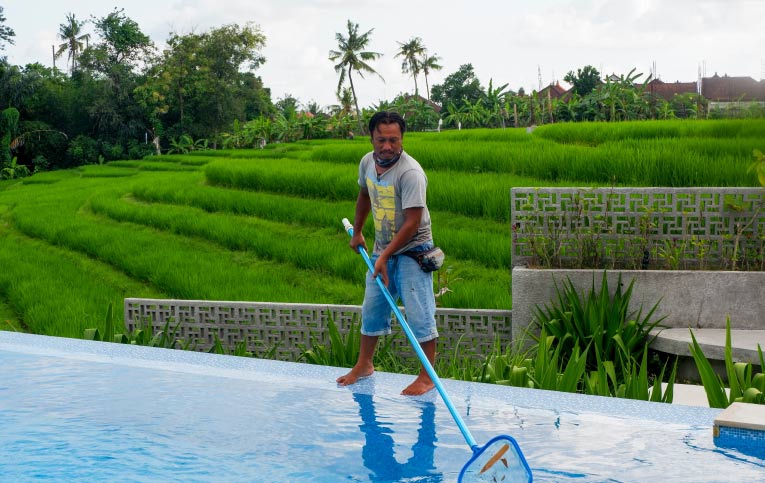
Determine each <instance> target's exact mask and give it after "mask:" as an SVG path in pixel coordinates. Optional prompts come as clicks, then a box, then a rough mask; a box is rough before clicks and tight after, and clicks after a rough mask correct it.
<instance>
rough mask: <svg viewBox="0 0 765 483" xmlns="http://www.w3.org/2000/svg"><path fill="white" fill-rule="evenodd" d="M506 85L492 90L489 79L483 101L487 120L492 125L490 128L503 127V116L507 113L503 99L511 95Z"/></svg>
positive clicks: (492, 85)
mask: <svg viewBox="0 0 765 483" xmlns="http://www.w3.org/2000/svg"><path fill="white" fill-rule="evenodd" d="M507 86H508V84H503V85H501V86H499V87H497V88H494V81H493V79H489V87H488V88H487V89H486V94H485V97H484V99H485V101H486V109H487V114H488V115H487V118H488V119H487V120H488V121H489V123H490V124H491V125H492V126H491V127H499V126H502V128H504V127H505V116H506V114H507V111H506V109H505V98H506V97H507V96H509V95H512V92H510V91H509V90H506V89H507Z"/></svg>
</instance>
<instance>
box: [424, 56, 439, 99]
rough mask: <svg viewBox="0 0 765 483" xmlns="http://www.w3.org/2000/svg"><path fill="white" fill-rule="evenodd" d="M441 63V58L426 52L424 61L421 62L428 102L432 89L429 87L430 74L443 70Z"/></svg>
mask: <svg viewBox="0 0 765 483" xmlns="http://www.w3.org/2000/svg"><path fill="white" fill-rule="evenodd" d="M440 61H441V58H440V57H439V56H438V55H436V54H433V55H428V53H427V52H425V53H424V54H423V56H422V61H421V62H420V67H421V68H422V74H423V75H424V76H425V91H426V93H427V95H428V100H430V87H429V86H428V76H429V75H430V73H431V72H432V71H434V70H441V69H442V68H443V66H441V64H439V62H440Z"/></svg>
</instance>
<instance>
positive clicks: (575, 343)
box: [534, 271, 664, 373]
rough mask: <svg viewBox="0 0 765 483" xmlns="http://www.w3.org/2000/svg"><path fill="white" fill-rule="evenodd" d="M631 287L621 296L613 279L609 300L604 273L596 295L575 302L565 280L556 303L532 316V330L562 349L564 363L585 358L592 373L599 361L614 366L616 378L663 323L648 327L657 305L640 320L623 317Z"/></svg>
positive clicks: (576, 295) (630, 314) (576, 298)
mask: <svg viewBox="0 0 765 483" xmlns="http://www.w3.org/2000/svg"><path fill="white" fill-rule="evenodd" d="M634 283H635V281H634V280H632V282H630V284H629V286H628V287H627V290H626V291H622V278H621V274H619V280H618V282H617V287H616V291H615V293H614V295H613V297H611V295H610V292H609V289H608V279H607V276H606V272H605V271H604V272H603V280H602V282H601V285H600V290H599V291H598V290H596V289H595V278H594V277H593V280H592V289H590V291H589V293H588V294H586V295H585V296H581V295H580V294H579V293H578V292H577V291H576V287H575V286H574V284H573V283H572V282H571V280H567V282H566V283H564V287H563V289H562V290H561V289H559V288H558V286H557V284H556V287H555V288H556V293H557V299H558V300H557V303H554V304H553V305H552V306H548V305H547V304H545V307H544V308H540V307H539V306H537V307H536V308H535V310H534V313H535V321H536V324H537V325H538V326H539V327H540V328H541V329H542V330H543V331H544V332H546V333H547V334H549V335H551V336H554V337H555V344H556V345H562V346H563V351H562V352H561V358H562V360H564V361H565V360H568V358H569V357H572V356H573V354H584V353H585V352H586V350H587V348H590V349H591V350H590V351H589V353H588V357H587V368H588V369H590V370H597V369H598V367H599V366H601V365H602V363H603V362H604V361H612V362H614V363H615V364H616V368H617V373H622V372H623V369H625V368H628V367H629V365H630V364H632V363H633V362H635V361H638V360H639V359H640V357H641V353H642V352H643V350H644V348H645V347H646V346H647V345H648V344H649V343H650V331H651V330H652V329H654V328H655V327H657V326H658V325H659V324H660V323H661V321H662V320H663V319H664V318H663V317H662V318H660V319H658V320H656V321H651V318H652V317H653V315H654V313H655V312H656V309H657V307H658V305H659V304H658V303H656V305H654V306H653V308H652V309H651V310H650V311H649V312H648V313H647V314H645V316H643V309H642V308H641V309H640V310H638V311H637V313H635V312H629V304H630V299H631V298H632V289H633V286H634Z"/></svg>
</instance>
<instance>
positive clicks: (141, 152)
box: [127, 139, 154, 159]
mask: <svg viewBox="0 0 765 483" xmlns="http://www.w3.org/2000/svg"><path fill="white" fill-rule="evenodd" d="M127 146H128V147H127V155H128V158H129V159H143V158H145V157H146V156H151V155H152V154H154V145H153V144H151V143H142V142H139V141H136V140H135V139H131V140H130V141H128V143H127Z"/></svg>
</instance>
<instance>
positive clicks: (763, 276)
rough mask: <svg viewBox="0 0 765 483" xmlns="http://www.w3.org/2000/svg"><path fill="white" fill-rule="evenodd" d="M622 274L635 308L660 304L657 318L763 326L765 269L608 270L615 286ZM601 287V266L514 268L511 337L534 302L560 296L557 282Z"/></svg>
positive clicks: (676, 323) (522, 327) (682, 324)
mask: <svg viewBox="0 0 765 483" xmlns="http://www.w3.org/2000/svg"><path fill="white" fill-rule="evenodd" d="M619 273H621V274H622V283H623V284H624V289H626V288H627V286H628V285H629V283H630V281H631V280H632V279H633V278H634V279H635V286H634V288H633V295H632V304H631V309H633V310H638V309H639V308H640V306H641V305H642V306H643V313H645V312H647V311H648V310H650V309H651V307H653V306H654V304H656V302H659V301H660V303H659V307H658V309H657V312H656V315H657V317H662V316H665V315H666V316H667V318H666V319H665V320H664V321H663V322H662V323H663V325H666V326H667V327H677V328H687V327H691V328H716V329H724V328H725V319H726V317H727V316H730V318H731V327H732V328H734V329H765V272H723V271H698V270H693V271H682V270H675V271H671V270H666V271H665V270H622V271H616V270H615V271H609V272H608V286H609V289H610V290H611V291H613V290H615V289H616V282H617V279H618V275H619ZM593 276H594V279H595V287H596V289H599V288H600V284H601V281H602V277H603V271H602V270H542V269H529V268H524V267H515V268H513V281H512V284H513V340H514V341H517V340H519V337H520V336H522V334H523V333H524V332H525V331H526V329H527V327H528V326H529V324H531V322H532V314H533V310H534V307H535V305H539V306H540V307H543V306H544V304H550V303H551V302H552V301H553V300H556V293H555V282H553V280H556V281H557V283H558V287H561V288H562V287H563V282H564V281H565V280H566V277H568V278H570V279H571V281H572V282H573V283H574V285H575V286H576V287H577V288H579V290H580V293H586V292H587V291H588V290H589V289H590V288H591V287H592V281H593Z"/></svg>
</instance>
